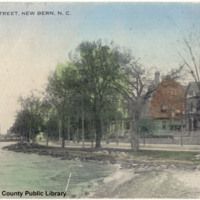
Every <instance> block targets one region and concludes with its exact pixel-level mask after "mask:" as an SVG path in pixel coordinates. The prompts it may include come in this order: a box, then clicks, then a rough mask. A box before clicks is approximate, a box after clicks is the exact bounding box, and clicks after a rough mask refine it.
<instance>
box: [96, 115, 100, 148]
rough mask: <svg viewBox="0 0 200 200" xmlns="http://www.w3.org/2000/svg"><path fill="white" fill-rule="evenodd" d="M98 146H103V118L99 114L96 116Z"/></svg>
mask: <svg viewBox="0 0 200 200" xmlns="http://www.w3.org/2000/svg"><path fill="white" fill-rule="evenodd" d="M95 128H96V148H101V120H100V117H99V116H98V114H97V115H96V117H95Z"/></svg>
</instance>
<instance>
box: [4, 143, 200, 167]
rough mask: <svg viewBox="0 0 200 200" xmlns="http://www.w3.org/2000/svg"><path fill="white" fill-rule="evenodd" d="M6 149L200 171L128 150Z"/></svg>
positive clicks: (14, 146) (25, 146)
mask: <svg viewBox="0 0 200 200" xmlns="http://www.w3.org/2000/svg"><path fill="white" fill-rule="evenodd" d="M4 149H6V150H9V151H15V152H22V153H29V154H31V153H34V154H39V155H45V156H52V157H58V158H61V159H63V160H81V161H89V160H92V161H99V162H101V163H104V164H116V163H118V164H120V165H121V167H123V168H128V169H130V168H136V167H138V168H142V169H143V166H144V165H145V166H146V167H154V168H155V167H156V168H158V169H167V168H176V167H180V168H181V167H184V168H190V169H197V168H198V169H199V167H200V166H199V165H197V164H195V163H194V162H188V161H184V160H170V159H168V160H165V159H155V158H152V157H148V156H146V157H145V156H138V155H137V156H136V155H134V154H132V152H131V150H127V149H94V148H64V149H63V148H61V147H50V146H44V145H38V144H34V145H30V144H27V143H24V144H20V143H17V144H12V145H9V146H6V147H4Z"/></svg>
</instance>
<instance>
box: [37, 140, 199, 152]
mask: <svg viewBox="0 0 200 200" xmlns="http://www.w3.org/2000/svg"><path fill="white" fill-rule="evenodd" d="M38 144H41V145H46V142H38ZM93 145H94V147H95V143H94V144H93ZM48 146H52V147H61V142H60V144H59V143H53V142H49V144H48ZM101 146H102V148H115V149H131V145H130V143H118V144H117V143H116V142H112V143H109V144H106V142H104V141H103V142H102V143H101ZM65 147H66V148H82V147H83V146H82V142H79V143H73V142H72V141H70V142H67V141H66V143H65ZM84 147H85V148H91V142H85V143H84ZM140 149H142V150H163V151H189V152H198V151H199V152H200V145H183V146H181V145H180V144H179V145H177V144H145V145H143V144H140Z"/></svg>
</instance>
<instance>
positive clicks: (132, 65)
mask: <svg viewBox="0 0 200 200" xmlns="http://www.w3.org/2000/svg"><path fill="white" fill-rule="evenodd" d="M69 60H70V61H69V62H68V63H66V64H59V65H58V66H57V67H56V70H55V72H54V73H52V74H51V75H50V76H49V78H48V85H47V88H46V91H45V94H44V95H43V97H42V100H41V99H39V98H37V97H35V96H34V95H31V96H30V97H28V98H25V99H23V98H21V99H20V101H19V102H20V103H21V106H22V109H21V110H20V111H19V112H18V113H17V115H16V121H15V123H14V124H13V126H12V128H11V131H12V132H15V133H18V134H20V135H22V136H24V137H26V138H27V140H31V141H33V142H34V140H35V137H36V135H37V134H38V133H39V132H45V133H46V136H47V143H48V138H58V136H59V135H60V137H61V138H62V147H65V140H66V139H68V140H70V139H73V138H74V137H75V136H76V137H78V138H81V139H82V142H83V146H84V139H85V136H87V137H89V138H91V139H92V140H93V139H95V140H96V148H99V147H101V139H102V135H103V134H105V133H106V131H105V129H108V126H109V124H110V122H112V121H114V120H117V119H120V118H123V110H124V109H126V110H128V115H129V118H130V120H131V141H130V142H131V147H132V149H133V148H135V149H138V148H139V136H138V123H139V120H140V117H141V113H142V109H143V107H144V104H145V103H146V102H147V101H148V99H149V97H150V96H151V94H152V92H153V91H154V90H155V87H156V85H155V82H154V77H151V76H149V72H148V71H145V69H143V68H142V66H141V65H140V64H139V62H138V60H136V59H135V58H134V56H132V55H131V52H129V51H125V50H124V51H122V50H120V48H119V47H117V46H116V45H115V44H113V43H112V42H111V43H109V44H108V43H103V42H102V41H101V40H99V41H96V42H82V43H81V44H80V45H79V46H78V47H77V48H76V49H75V52H73V53H70V55H69ZM151 74H152V72H151ZM102 127H104V129H103V128H102ZM78 130H81V132H80V131H78ZM72 136H73V137H72Z"/></svg>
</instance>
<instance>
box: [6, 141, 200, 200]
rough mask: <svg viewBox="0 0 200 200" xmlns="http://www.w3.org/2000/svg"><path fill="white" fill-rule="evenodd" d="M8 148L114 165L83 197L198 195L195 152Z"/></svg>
mask: <svg viewBox="0 0 200 200" xmlns="http://www.w3.org/2000/svg"><path fill="white" fill-rule="evenodd" d="M4 149H7V150H9V151H15V152H23V153H28V154H32V153H34V154H38V155H46V156H53V157H58V158H60V159H62V160H80V161H84V162H87V161H91V160H93V161H95V162H99V163H101V164H110V163H111V164H114V165H113V166H114V167H115V168H116V167H117V170H115V172H114V173H112V174H110V176H108V177H106V178H105V179H104V181H103V182H102V183H101V184H100V185H99V186H97V187H96V188H95V189H94V190H93V191H92V192H89V193H85V194H83V196H82V197H83V198H199V197H200V193H199V191H200V161H199V160H198V158H199V157H198V155H199V153H198V152H165V151H145V150H142V151H139V152H132V151H130V150H121V149H120V150H119V149H114V148H112V149H101V150H97V149H91V148H84V149H80V148H78V149H77V148H65V149H62V148H60V147H46V146H42V145H37V144H36V145H34V146H31V145H28V144H23V145H20V144H12V145H9V146H7V147H4Z"/></svg>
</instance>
